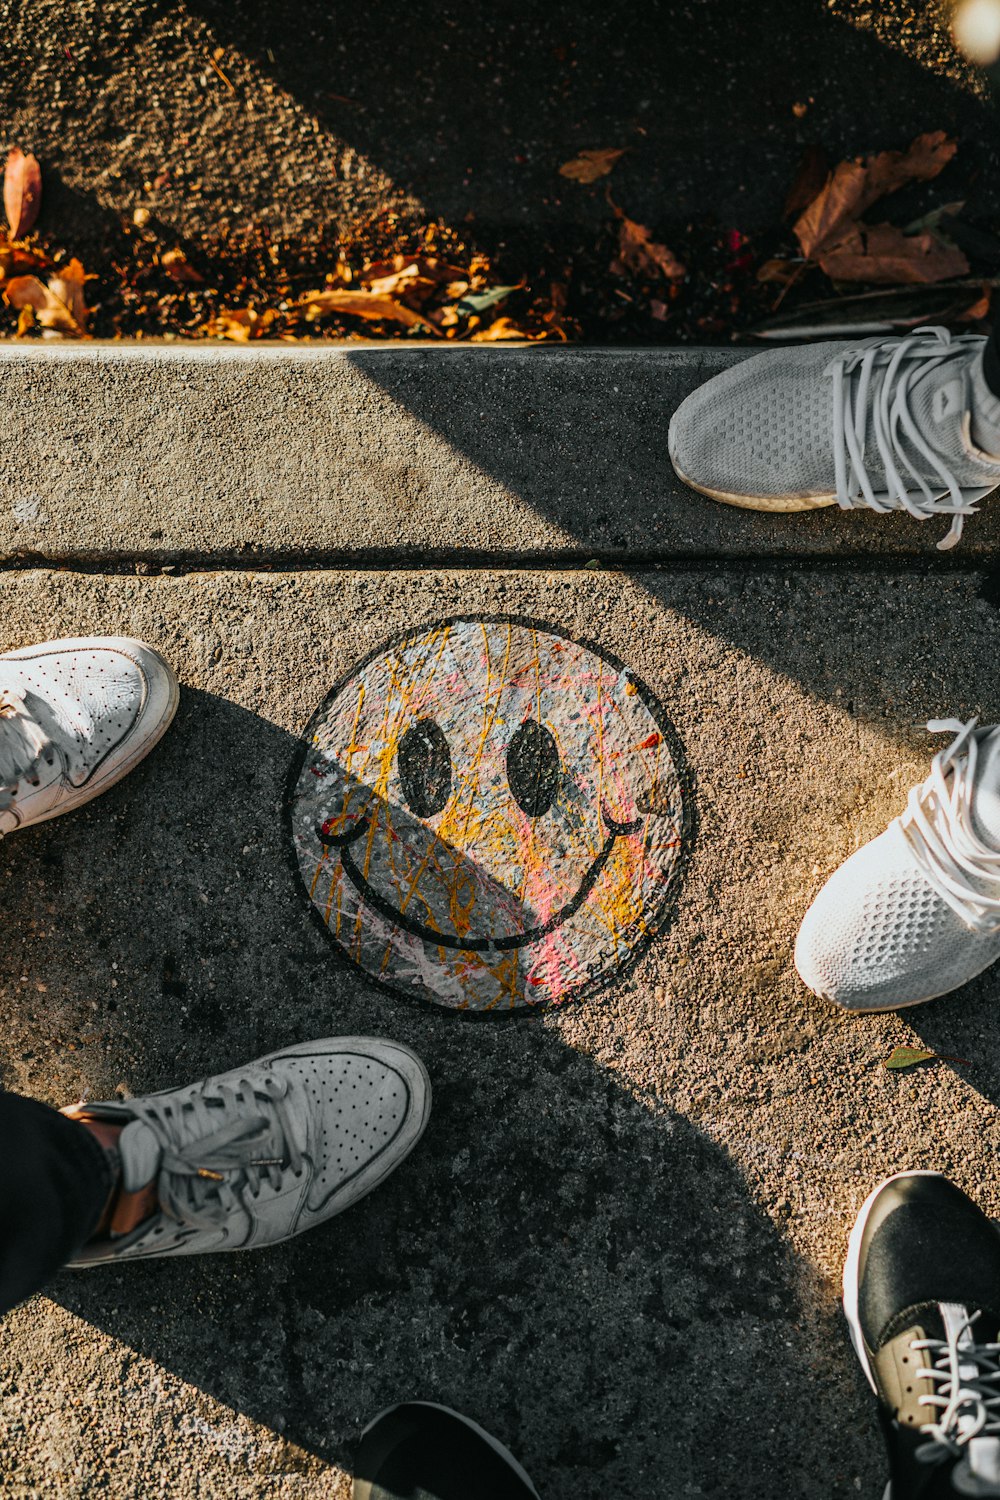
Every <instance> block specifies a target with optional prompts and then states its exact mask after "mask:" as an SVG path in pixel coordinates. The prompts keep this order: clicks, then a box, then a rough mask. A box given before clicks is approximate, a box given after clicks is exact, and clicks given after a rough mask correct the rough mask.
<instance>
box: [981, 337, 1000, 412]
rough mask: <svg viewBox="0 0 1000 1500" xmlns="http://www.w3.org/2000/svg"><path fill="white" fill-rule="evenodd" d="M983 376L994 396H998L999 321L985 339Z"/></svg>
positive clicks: (999, 369)
mask: <svg viewBox="0 0 1000 1500" xmlns="http://www.w3.org/2000/svg"><path fill="white" fill-rule="evenodd" d="M983 377H984V379H985V381H986V384H987V385H988V386H989V388H990V390H991V391H992V392H993V394H994V396H996V397H998V398H1000V321H998V322H996V323H994V324H993V331H992V333H991V334H990V336H989V338H988V339H987V340H986V347H985V349H984V350H983Z"/></svg>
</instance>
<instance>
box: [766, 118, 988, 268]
mask: <svg viewBox="0 0 1000 1500" xmlns="http://www.w3.org/2000/svg"><path fill="white" fill-rule="evenodd" d="M957 150H958V144H957V142H956V141H953V140H950V139H949V138H948V137H947V136H946V135H945V133H944V131H943V130H934V131H930V132H929V133H928V134H926V135H919V136H917V138H916V140H915V141H914V142H913V144H912V145H911V146H910V148H909V150H908V151H880V152H879V153H878V155H877V156H868V157H865V158H864V160H861V159H860V158H859V159H857V160H856V161H842V162H841V163H840V165H839V166H838V167H836V168H835V169H834V171H833V172H832V173H831V174H830V176H829V177H828V178H827V180H826V182H825V183H824V185H823V187H822V189H821V190H820V192H819V193H818V195H817V196H816V198H815V199H814V200H813V202H812V203H810V205H809V207H808V208H807V209H806V210H805V212H804V213H803V214H802V215H801V216H800V217H799V219H798V220H797V221H796V223H795V225H794V233H795V236H796V238H797V239H798V242H799V244H800V246H801V247H802V254H803V255H805V256H807V257H808V258H809V259H811V260H812V259H816V258H817V257H818V255H819V254H820V253H821V252H822V251H824V250H826V249H830V248H832V247H833V246H834V245H836V244H837V243H839V241H840V239H841V238H842V237H843V235H844V234H845V233H846V232H847V230H848V228H849V226H850V224H851V223H852V221H853V220H855V219H857V218H860V216H861V215H862V214H863V213H864V211H865V209H867V208H870V207H871V205H872V204H873V203H876V202H877V201H878V199H879V198H882V197H884V196H885V194H886V193H893V192H895V191H896V189H897V188H901V187H903V186H904V185H905V184H906V183H908V182H929V181H930V179H931V178H932V177H936V176H937V174H938V173H939V172H940V171H941V170H942V168H943V167H945V166H947V164H948V162H950V161H951V159H952V157H953V156H954V155H955V152H956V151H957Z"/></svg>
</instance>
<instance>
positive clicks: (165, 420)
mask: <svg viewBox="0 0 1000 1500" xmlns="http://www.w3.org/2000/svg"><path fill="white" fill-rule="evenodd" d="M747 352H748V351H746V350H741V351H727V350H717V349H700V350H679V349H670V350H611V349H609V350H598V349H564V348H552V347H543V348H533V349H532V348H529V349H523V348H517V349H512V350H506V349H496V348H494V349H483V348H468V347H466V348H457V349H447V350H442V349H439V348H428V347H425V346H420V347H417V348H410V347H401V346H400V345H381V346H372V345H362V346H358V345H355V344H352V345H346V346H333V347H327V348H319V349H317V348H313V347H309V346H303V345H298V346H289V345H283V344H282V345H273V346H269V347H267V348H266V349H265V348H259V347H256V348H253V349H241V348H238V347H232V346H221V347H220V346H218V345H215V344H212V345H197V344H196V345H191V344H186V345H183V346H180V345H170V344H161V345H156V346H152V345H144V344H131V345H122V344H107V345H93V344H79V345H73V344H65V345H58V344H57V345H53V346H46V345H31V344H19V345H15V346H12V345H9V344H2V345H0V401H2V403H3V408H4V410H5V412H6V413H7V425H6V441H5V446H4V468H5V479H6V486H7V494H8V495H9V497H10V501H9V504H8V505H6V506H4V507H3V509H2V513H0V560H6V561H18V560H24V559H31V558H35V559H38V560H46V561H53V562H64V561H80V562H87V563H97V564H101V565H112V566H119V565H123V564H124V565H127V564H130V563H147V562H148V563H153V564H163V563H167V564H172V563H177V564H187V565H194V566H198V567H205V566H211V565H212V564H213V563H218V564H231V563H233V562H246V561H254V560H265V561H275V562H278V563H281V564H284V565H286V566H288V565H292V566H294V565H295V564H297V563H298V564H316V563H336V564H340V563H358V564H361V565H364V566H371V565H376V566H388V567H398V566H408V565H425V564H427V563H442V564H456V563H457V564H460V565H467V564H473V565H478V564H482V563H490V564H491V565H496V564H500V563H504V562H507V563H510V564H512V565H514V566H518V565H521V564H527V565H533V564H538V563H555V564H559V565H566V564H568V563H572V562H574V561H578V562H580V563H584V562H587V561H589V560H591V559H592V558H597V559H599V560H603V561H609V562H622V563H635V562H637V561H641V562H648V563H659V562H672V561H675V560H681V559H700V558H717V557H720V558H732V559H741V558H771V557H775V558H796V557H830V558H836V559H843V558H845V557H859V558H865V559H868V558H871V557H879V558H918V557H921V558H922V557H926V558H930V557H934V556H935V544H936V543H937V541H938V540H939V539H940V537H941V535H942V534H943V531H944V530H947V526H946V525H943V524H942V525H938V524H937V523H935V522H931V523H929V524H921V523H919V522H916V521H913V520H911V519H910V518H909V517H907V516H902V515H899V516H890V517H873V516H872V515H870V514H862V513H860V512H853V513H846V514H845V513H842V512H840V511H839V510H837V509H836V508H834V509H832V510H828V511H819V512H815V513H813V514H803V515H792V516H767V515H763V514H759V513H757V512H755V511H743V510H740V509H738V508H735V507H732V506H726V505H719V504H717V503H716V502H715V501H712V500H707V499H705V498H704V497H703V496H701V495H697V494H695V493H693V492H692V491H691V490H689V489H687V488H686V487H685V486H684V485H682V484H681V483H680V482H679V481H678V480H677V478H676V476H675V474H674V471H673V469H672V467H671V464H670V459H669V455H668V453H667V425H668V422H669V418H670V414H671V412H672V411H673V410H674V409H675V408H676V407H677V405H678V404H679V403H680V402H681V401H682V400H683V398H684V397H685V396H686V395H687V394H688V392H689V391H690V390H692V389H693V388H694V387H695V386H696V385H698V384H699V383H700V382H701V381H703V380H706V379H708V378H709V377H710V376H711V375H713V374H715V373H716V372H717V371H719V370H721V369H723V368H724V367H725V366H726V365H727V364H729V363H731V362H732V361H733V360H735V359H740V358H745V357H746V354H747ZM998 543H1000V509H992V510H991V508H990V506H989V505H988V504H987V505H986V506H985V507H984V510H983V514H982V516H980V517H978V518H977V519H975V520H973V521H971V522H970V523H969V524H968V526H967V528H966V534H965V536H964V537H963V542H962V553H961V557H962V559H964V560H965V561H966V562H969V561H975V562H986V563H991V562H992V560H993V559H994V558H995V556H996V553H997V547H998ZM936 560H937V561H940V555H939V554H938V555H937V559H936Z"/></svg>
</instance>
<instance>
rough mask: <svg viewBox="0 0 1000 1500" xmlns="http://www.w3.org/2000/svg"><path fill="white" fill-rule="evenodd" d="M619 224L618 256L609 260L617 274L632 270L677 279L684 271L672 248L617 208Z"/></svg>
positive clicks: (637, 272) (683, 274) (636, 272)
mask: <svg viewBox="0 0 1000 1500" xmlns="http://www.w3.org/2000/svg"><path fill="white" fill-rule="evenodd" d="M618 214H619V217H620V219H621V224H620V225H619V228H618V257H617V259H616V260H613V261H612V262H611V269H612V271H614V272H615V274H616V275H619V276H621V275H623V274H624V273H625V272H627V271H633V272H635V274H636V275H637V276H665V277H666V278H667V280H668V281H680V280H681V279H682V277H683V276H685V275H686V274H687V273H686V270H685V267H684V266H683V265H682V263H681V262H680V261H679V260H678V259H677V257H676V255H675V254H674V253H673V251H672V250H668V249H667V247H666V245H661V244H659V243H658V242H657V241H656V240H654V239H653V237H652V235H651V234H650V232H649V230H648V229H647V228H646V227H645V225H643V224H637V223H636V221H635V220H634V219H629V218H628V217H626V215H625V214H623V213H622V212H621V210H620V209H619V210H618Z"/></svg>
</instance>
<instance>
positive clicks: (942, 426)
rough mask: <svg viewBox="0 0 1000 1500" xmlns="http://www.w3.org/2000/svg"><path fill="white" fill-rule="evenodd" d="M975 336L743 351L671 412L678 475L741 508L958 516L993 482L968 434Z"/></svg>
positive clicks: (978, 342)
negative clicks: (737, 359) (742, 357)
mask: <svg viewBox="0 0 1000 1500" xmlns="http://www.w3.org/2000/svg"><path fill="white" fill-rule="evenodd" d="M985 343H986V340H985V339H984V338H982V337H981V336H980V335H978V334H965V335H962V336H961V337H959V338H952V336H951V334H950V333H948V331H947V330H946V329H944V328H919V329H917V331H916V332H915V333H912V334H908V335H907V336H906V337H905V338H881V337H879V338H873V339H868V340H866V341H864V342H862V343H858V344H853V343H845V342H839V343H826V344H810V345H806V346H805V347H804V348H795V349H773V350H768V351H767V352H766V353H764V354H757V355H755V356H754V357H753V358H751V359H746V360H742V361H741V362H740V363H739V364H737V365H733V366H732V367H731V368H730V369H728V370H724V371H723V372H722V373H721V374H720V375H716V376H715V377H714V379H712V380H709V381H707V382H706V383H705V384H704V385H702V386H699V387H698V389H697V390H695V391H692V393H691V395H690V396H688V397H687V399H686V400H685V401H683V402H682V403H681V405H680V406H679V407H678V409H677V411H676V412H675V413H674V417H673V420H672V421H671V423H670V434H669V438H668V442H669V447H670V457H671V459H672V461H673V465H674V468H675V469H676V471H677V474H678V476H679V477H680V478H681V479H683V480H684V482H685V483H686V484H689V485H690V486H691V487H692V489H696V490H700V491H701V492H702V494H704V495H709V496H711V497H712V498H713V499H715V500H724V501H726V502H727V503H728V504H730V505H741V506H747V507H749V508H750V509H752V510H767V511H797V510H814V509H816V508H817V507H818V506H823V505H839V506H841V508H842V509H844V510H851V509H854V508H857V507H861V508H864V507H866V506H867V507H868V508H869V509H871V510H874V511H880V512H886V511H894V510H904V511H907V512H909V514H910V515H911V516H914V517H915V518H916V519H917V520H920V521H927V520H930V519H931V518H932V517H935V516H945V517H948V518H950V520H951V530H950V531H949V532H948V534H947V536H946V537H945V538H944V539H943V540H942V541H940V542H939V543H938V546H939V547H940V548H942V549H946V548H948V547H953V546H954V545H955V543H956V542H957V541H958V539H959V537H960V536H961V534H962V522H963V518H964V517H965V516H968V515H972V514H973V513H974V512H975V509H976V502H977V501H979V500H981V499H982V498H983V496H985V495H988V494H989V493H990V492H991V490H993V489H995V488H996V487H997V485H1000V459H998V458H995V457H991V456H989V455H988V454H986V453H982V452H980V450H979V449H978V448H977V447H976V445H975V443H974V442H973V440H972V435H971V404H972V400H971V389H972V385H973V377H974V375H976V374H978V372H979V366H980V365H981V361H982V351H983V347H984V345H985Z"/></svg>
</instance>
